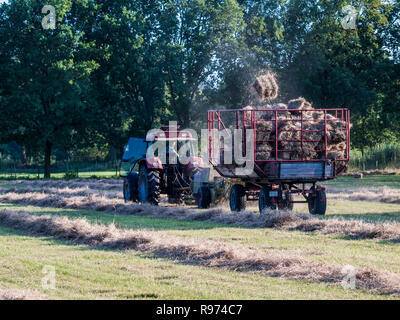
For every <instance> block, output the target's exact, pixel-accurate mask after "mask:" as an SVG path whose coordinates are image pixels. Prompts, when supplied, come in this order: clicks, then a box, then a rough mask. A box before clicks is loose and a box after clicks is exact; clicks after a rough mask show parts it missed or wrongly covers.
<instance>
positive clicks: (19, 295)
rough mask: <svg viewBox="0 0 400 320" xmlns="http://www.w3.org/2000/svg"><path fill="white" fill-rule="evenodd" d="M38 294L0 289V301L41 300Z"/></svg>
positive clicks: (28, 291) (29, 291)
mask: <svg viewBox="0 0 400 320" xmlns="http://www.w3.org/2000/svg"><path fill="white" fill-rule="evenodd" d="M42 299H43V297H42V295H41V294H40V293H39V292H36V291H31V290H19V289H0V300H42Z"/></svg>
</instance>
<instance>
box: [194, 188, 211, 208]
mask: <svg viewBox="0 0 400 320" xmlns="http://www.w3.org/2000/svg"><path fill="white" fill-rule="evenodd" d="M210 205H211V191H210V188H209V187H205V186H203V187H200V189H199V192H198V193H197V206H198V208H199V209H208V208H209V207H210Z"/></svg>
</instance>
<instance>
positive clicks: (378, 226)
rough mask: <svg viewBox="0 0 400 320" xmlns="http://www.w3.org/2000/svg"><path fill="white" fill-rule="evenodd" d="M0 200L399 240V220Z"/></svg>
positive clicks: (39, 197)
mask: <svg viewBox="0 0 400 320" xmlns="http://www.w3.org/2000/svg"><path fill="white" fill-rule="evenodd" d="M0 202H5V203H13V204H29V205H34V206H43V207H56V208H65V209H78V210H94V211H106V212H113V213H119V214H132V215H138V216H155V217H163V218H173V219H181V220H189V221H208V222H214V223H221V224H227V225H233V226H243V227H251V228H279V229H284V230H298V231H303V232H317V233H322V234H338V235H344V236H346V237H349V238H350V239H375V240H385V241H391V242H400V223H397V222H383V223H366V222H363V221H360V220H352V219H336V218H335V219H324V220H321V219H317V218H313V217H312V216H310V215H305V214H300V213H295V212H272V211H266V212H265V213H264V214H262V215H259V214H255V213H252V212H240V213H235V214H232V213H228V212H226V211H225V210H223V209H221V208H214V209H209V210H205V211H197V210H195V209H190V208H185V207H163V206H159V207H154V206H150V205H140V204H125V203H124V202H123V201H122V200H119V199H108V198H105V197H99V196H96V195H92V196H89V197H67V198H65V197H62V196H60V195H57V194H52V195H46V194H44V193H40V192H36V193H27V194H17V193H12V192H11V193H5V194H2V195H0Z"/></svg>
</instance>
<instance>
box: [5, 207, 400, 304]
mask: <svg viewBox="0 0 400 320" xmlns="http://www.w3.org/2000/svg"><path fill="white" fill-rule="evenodd" d="M348 205H349V203H347V206H348ZM377 205H378V206H379V205H382V207H381V208H380V209H378V210H377V211H382V212H383V211H387V210H389V209H388V207H386V205H385V204H377ZM358 207H360V210H359V213H358V215H359V216H363V215H365V214H367V215H368V214H369V213H368V212H369V211H368V210H367V209H366V208H365V207H362V206H359V204H355V205H354V204H353V212H354V213H353V214H356V213H355V212H356V211H357V209H356V208H358ZM2 208H7V209H12V210H26V211H29V212H32V213H35V214H40V215H41V214H51V215H67V216H69V217H85V218H87V219H88V220H89V221H91V222H92V223H104V224H108V223H111V222H114V223H116V224H117V225H119V226H120V227H125V228H132V229H148V230H159V231H160V232H165V233H167V234H169V235H174V236H179V237H183V238H188V239H189V238H193V237H194V238H198V239H213V240H218V241H221V242H226V243H234V244H242V245H246V246H251V247H255V248H258V249H259V250H283V251H285V252H288V253H293V254H300V255H301V256H304V257H305V258H307V259H309V260H313V261H319V262H326V263H333V264H339V265H353V266H359V267H373V268H379V269H386V270H390V271H392V272H396V273H400V246H399V245H398V244H393V243H386V242H377V241H372V240H363V241H356V240H348V239H346V238H344V237H342V236H337V235H318V234H314V233H304V232H297V231H296V232H294V231H281V230H274V229H250V228H232V227H227V226H224V225H218V224H213V223H208V222H189V221H178V220H174V219H160V218H154V217H135V216H114V215H112V214H106V213H99V212H93V211H81V210H63V209H54V208H37V207H32V206H15V205H2ZM395 209H397V210H398V211H399V210H400V206H399V205H397V208H394V207H393V208H391V210H392V211H395ZM338 210H339V209H338ZM0 230H1V229H0ZM7 232H8V233H10V234H9V235H7V236H5V237H4V236H0V248H1V249H0V250H1V251H0V252H1V255H0V257H1V258H0V259H3V258H4V259H5V260H6V261H8V262H7V264H8V266H9V267H8V268H9V269H10V270H13V274H14V273H16V274H17V275H18V276H17V278H18V279H19V281H17V282H13V281H11V280H7V277H3V276H1V275H2V274H4V273H3V272H2V271H1V270H2V268H4V265H3V263H1V260H0V287H4V286H5V287H13V288H14V287H15V286H17V287H18V288H29V289H37V288H36V287H35V286H34V285H33V284H34V283H35V281H39V280H37V277H39V278H40V275H41V274H40V270H39V271H38V268H40V266H42V265H43V264H50V265H53V264H54V263H57V264H56V267H57V269H59V268H60V269H62V270H63V272H62V274H61V275H60V277H61V279H60V280H59V282H60V283H61V284H63V283H65V285H61V287H60V288H59V289H58V290H56V292H54V293H51V294H50V297H53V298H54V297H59V298H99V297H100V298H101V297H102V298H126V297H128V298H134V297H139V296H140V295H144V296H145V295H146V294H148V295H149V296H148V297H149V298H151V296H150V294H155V295H156V297H157V298H162V299H170V298H171V299H183V298H204V299H222V298H227V299H236V298H243V299H253V298H258V299H263V298H272V299H298V298H304V299H319V298H327V299H330V298H338V299H342V298H343V299H347V298H360V299H361V298H387V297H383V296H374V295H366V294H364V293H361V292H359V291H344V290H342V289H341V288H340V287H339V286H332V285H326V284H315V283H308V282H304V281H292V280H282V279H276V278H271V277H264V276H259V275H255V274H244V273H240V272H228V271H221V270H212V269H207V268H202V267H195V266H184V265H179V264H175V263H173V262H172V261H168V260H163V259H152V258H151V257H148V256H143V255H138V254H135V253H134V252H114V251H107V250H96V249H89V248H87V247H85V246H68V245H66V244H65V243H63V242H58V241H54V239H51V238H46V237H32V238H29V237H27V236H26V235H24V234H21V235H19V234H18V232H15V231H12V230H8V231H7ZM14 233H16V234H17V235H15V234H14ZM0 235H2V234H1V233H0ZM10 237H11V238H10ZM8 238H10V239H8ZM6 239H8V240H6ZM19 240H21V241H23V242H24V244H21V245H20V246H19V245H14V244H15V243H19ZM2 241H8V242H9V243H10V245H9V246H7V245H3V243H2ZM11 244H13V245H11ZM30 246H36V247H34V248H32V247H30ZM8 247H10V248H9V249H4V248H8ZM11 247H12V248H18V249H17V250H16V251H15V252H14V250H12V248H11ZM25 250H26V252H25ZM5 251H6V254H5ZM20 251H22V252H21V253H18V252H20ZM83 252H84V253H85V254H83ZM7 255H12V257H8V258H5V256H7ZM21 257H25V258H23V259H22V258H21ZM72 257H73V258H72ZM52 259H53V260H54V261H56V262H54V261H53V260H52ZM14 265H17V266H18V268H14V267H13V266H14ZM80 265H81V266H82V269H79V266H80ZM33 266H35V270H36V271H35V272H37V273H38V274H34V272H33V271H32V269H31V268H33ZM121 266H124V267H125V268H127V269H128V270H129V272H126V270H122V271H121V268H122V267H121ZM157 266H158V267H157ZM91 267H93V268H94V269H93V270H92V269H90V268H91ZM89 270H90V272H89ZM116 270H118V271H116ZM86 273H90V275H88V274H86ZM130 273H132V275H131V276H132V277H133V279H134V283H135V285H134V286H132V281H133V280H132V279H129V280H126V279H127V278H129V274H130ZM25 274H27V276H25ZM31 277H33V278H34V279H36V280H34V279H30V278H31ZM156 278H157V279H168V281H166V283H164V282H165V281H161V284H160V283H159V282H157V281H155V280H154V279H156ZM123 279H125V280H123ZM171 279H173V280H171ZM10 281H11V282H10ZM125 281H127V283H125ZM92 282H93V283H92ZM200 282H201V283H202V285H199V283H200ZM228 282H229V285H227V284H226V283H228ZM145 288H146V290H147V291H146V290H145ZM194 288H196V289H194ZM96 290H97V291H96ZM191 290H192V291H193V290H195V292H196V294H194V293H193V292H191ZM100 291H101V293H99V292H100ZM154 297H155V296H154Z"/></svg>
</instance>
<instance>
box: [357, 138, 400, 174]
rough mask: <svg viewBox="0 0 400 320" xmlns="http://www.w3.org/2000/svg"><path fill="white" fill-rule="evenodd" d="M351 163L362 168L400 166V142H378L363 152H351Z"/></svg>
mask: <svg viewBox="0 0 400 320" xmlns="http://www.w3.org/2000/svg"><path fill="white" fill-rule="evenodd" d="M350 165H351V166H352V167H354V168H358V169H361V170H364V169H365V170H371V169H385V168H397V169H398V168H400V143H398V142H396V143H384V144H378V145H376V146H374V147H372V148H370V149H367V150H365V151H364V153H362V152H361V151H360V150H354V151H352V153H351V162H350Z"/></svg>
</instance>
